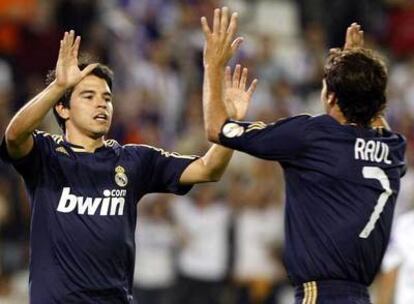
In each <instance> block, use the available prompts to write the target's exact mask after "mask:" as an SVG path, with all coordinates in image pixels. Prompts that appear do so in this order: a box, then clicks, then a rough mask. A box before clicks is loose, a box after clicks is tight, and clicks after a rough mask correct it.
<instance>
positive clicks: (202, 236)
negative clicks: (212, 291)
mask: <svg viewBox="0 0 414 304" xmlns="http://www.w3.org/2000/svg"><path fill="white" fill-rule="evenodd" d="M171 207H172V211H173V216H174V218H175V221H176V223H177V225H178V226H179V229H180V233H182V234H183V235H182V236H183V238H184V245H183V246H182V248H181V250H180V252H179V254H178V268H179V270H180V272H181V273H182V274H183V275H185V276H187V277H190V278H194V279H198V280H206V281H217V280H221V279H223V278H224V276H225V274H226V270H227V254H228V245H229V244H228V232H229V225H230V209H229V207H228V206H226V204H225V203H222V202H211V203H209V204H208V205H206V206H203V207H202V208H200V207H198V206H197V205H196V204H195V203H193V201H191V200H190V199H189V198H186V197H181V198H178V199H177V200H175V201H173V202H172V203H171Z"/></svg>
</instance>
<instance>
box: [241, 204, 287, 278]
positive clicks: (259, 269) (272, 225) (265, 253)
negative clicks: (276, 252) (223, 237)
mask: <svg viewBox="0 0 414 304" xmlns="http://www.w3.org/2000/svg"><path fill="white" fill-rule="evenodd" d="M235 236H236V239H235V246H236V247H235V254H236V256H235V258H236V259H235V264H234V275H235V277H236V278H237V279H239V280H252V279H266V280H270V281H272V280H273V279H274V277H275V276H276V275H277V273H278V272H279V271H283V268H282V267H283V266H281V265H278V264H277V263H276V261H275V259H274V257H272V248H273V247H274V246H275V245H276V244H278V243H279V244H280V243H281V242H283V210H279V209H277V208H276V207H274V206H269V207H266V208H263V209H259V208H243V209H242V210H241V211H240V213H238V214H237V218H236V226H235Z"/></svg>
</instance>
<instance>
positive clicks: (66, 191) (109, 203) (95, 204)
mask: <svg viewBox="0 0 414 304" xmlns="http://www.w3.org/2000/svg"><path fill="white" fill-rule="evenodd" d="M102 194H103V197H84V196H76V195H75V194H72V193H71V189H70V187H64V188H63V190H62V194H61V195H60V199H59V204H58V206H57V209H56V210H57V211H59V212H62V213H70V212H76V213H77V214H83V215H95V214H97V215H102V216H106V215H123V214H124V207H125V196H126V194H127V190H125V189H112V190H109V189H105V190H104V191H103V193H102Z"/></svg>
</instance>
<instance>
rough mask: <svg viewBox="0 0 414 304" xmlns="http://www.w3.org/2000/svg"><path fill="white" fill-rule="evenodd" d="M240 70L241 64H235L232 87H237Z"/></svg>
mask: <svg viewBox="0 0 414 304" xmlns="http://www.w3.org/2000/svg"><path fill="white" fill-rule="evenodd" d="M240 72H241V66H240V64H237V65H236V68H235V69H234V72H233V88H238V87H239V82H240Z"/></svg>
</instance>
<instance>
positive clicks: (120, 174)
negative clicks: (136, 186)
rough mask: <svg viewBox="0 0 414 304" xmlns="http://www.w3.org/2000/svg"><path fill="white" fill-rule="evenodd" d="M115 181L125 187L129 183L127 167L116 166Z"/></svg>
mask: <svg viewBox="0 0 414 304" xmlns="http://www.w3.org/2000/svg"><path fill="white" fill-rule="evenodd" d="M115 183H116V184H117V185H118V186H119V187H125V186H126V185H127V184H128V177H127V176H126V174H125V169H124V167H122V166H118V167H116V168H115Z"/></svg>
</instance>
